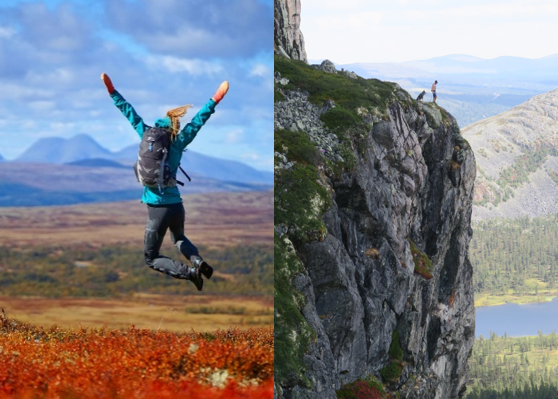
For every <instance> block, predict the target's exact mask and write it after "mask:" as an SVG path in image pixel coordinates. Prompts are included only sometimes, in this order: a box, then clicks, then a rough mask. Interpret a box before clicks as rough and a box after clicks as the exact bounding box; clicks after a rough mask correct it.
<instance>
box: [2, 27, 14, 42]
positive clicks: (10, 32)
mask: <svg viewBox="0 0 558 399" xmlns="http://www.w3.org/2000/svg"><path fill="white" fill-rule="evenodd" d="M14 33H15V32H14V30H13V29H11V28H4V27H2V26H0V38H7V39H9V38H10V37H12V36H13V35H14Z"/></svg>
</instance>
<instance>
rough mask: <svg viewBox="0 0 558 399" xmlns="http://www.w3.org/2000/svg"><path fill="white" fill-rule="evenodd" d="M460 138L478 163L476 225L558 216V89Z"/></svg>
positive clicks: (479, 124)
mask: <svg viewBox="0 0 558 399" xmlns="http://www.w3.org/2000/svg"><path fill="white" fill-rule="evenodd" d="M461 132H462V134H463V136H464V137H465V138H466V139H467V140H468V141H469V143H470V145H471V147H472V148H473V150H474V151H475V157H476V161H477V180H476V182H475V198H474V199H475V206H474V208H473V209H474V210H473V218H474V219H477V220H478V219H484V218H492V217H504V218H510V217H519V216H530V217H534V216H543V215H548V214H552V213H558V89H556V90H553V91H550V92H548V93H544V94H540V95H538V96H535V97H533V98H531V99H530V100H528V101H526V102H525V103H523V104H521V105H518V106H516V107H513V108H512V109H510V110H509V111H506V112H504V113H502V114H500V115H497V116H494V117H491V118H488V119H486V120H483V121H479V122H476V123H474V124H472V125H470V126H467V127H466V128H464V129H462V131H461Z"/></svg>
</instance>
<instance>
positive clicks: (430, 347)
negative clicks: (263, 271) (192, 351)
mask: <svg viewBox="0 0 558 399" xmlns="http://www.w3.org/2000/svg"><path fill="white" fill-rule="evenodd" d="M277 2H278V0H277V1H276V3H277ZM279 2H280V1H279ZM276 34H277V32H276ZM475 170H476V167H475V158H474V154H473V151H472V149H471V147H470V146H469V144H468V143H467V141H466V140H465V139H464V138H463V137H462V136H461V133H460V130H459V127H458V125H457V122H456V120H455V118H454V117H453V116H451V115H450V114H449V113H447V112H446V111H445V110H444V109H443V108H440V107H438V106H437V105H435V104H432V103H422V102H418V101H415V100H414V99H412V98H411V97H410V96H409V94H408V93H407V92H406V91H404V90H403V89H401V87H399V86H398V85H397V84H395V83H390V82H382V81H379V80H376V79H363V78H361V77H358V76H356V75H355V76H349V75H347V74H343V73H327V72H325V71H322V70H318V69H316V68H314V67H312V66H309V65H307V64H306V63H304V62H300V61H296V60H292V59H287V58H285V57H281V56H277V55H276V57H275V388H276V389H275V397H276V398H285V399H294V398H320V399H322V398H323V399H330V398H331V399H333V398H337V395H336V391H340V390H342V389H346V388H347V387H349V386H354V383H355V382H358V381H364V383H365V384H369V385H368V386H370V387H371V388H367V389H372V390H374V389H375V390H377V391H378V392H383V391H385V392H391V393H392V394H395V393H397V394H398V395H399V396H398V397H400V398H439V399H442V398H443V399H447V398H457V397H462V396H463V394H464V392H465V382H466V379H467V372H468V367H467V358H468V357H469V356H470V354H471V350H472V346H473V341H474V331H475V309H474V301H473V289H472V273H473V269H472V266H471V263H470V261H469V258H468V247H469V241H470V239H471V236H472V230H471V227H470V221H471V211H472V200H473V185H474V181H475ZM351 384H353V385H351ZM384 397H385V396H384Z"/></svg>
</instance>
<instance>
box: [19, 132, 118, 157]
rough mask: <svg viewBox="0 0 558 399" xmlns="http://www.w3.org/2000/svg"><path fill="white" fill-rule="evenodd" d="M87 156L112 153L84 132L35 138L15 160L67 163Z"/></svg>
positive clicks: (110, 154) (108, 155)
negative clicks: (65, 136) (64, 137)
mask: <svg viewBox="0 0 558 399" xmlns="http://www.w3.org/2000/svg"><path fill="white" fill-rule="evenodd" d="M88 158H109V159H110V158H112V153H111V152H110V151H109V150H107V149H106V148H103V147H101V146H100V145H99V144H98V143H97V142H96V141H95V140H93V139H92V138H91V137H90V136H88V135H86V134H79V135H77V136H74V137H72V138H70V139H63V138H60V137H47V138H42V139H39V140H37V141H36V142H35V143H33V145H31V147H29V148H28V149H27V150H26V151H25V152H24V153H23V154H21V155H20V156H19V157H18V158H16V161H17V162H44V163H58V164H61V163H68V162H74V161H80V160H82V159H88Z"/></svg>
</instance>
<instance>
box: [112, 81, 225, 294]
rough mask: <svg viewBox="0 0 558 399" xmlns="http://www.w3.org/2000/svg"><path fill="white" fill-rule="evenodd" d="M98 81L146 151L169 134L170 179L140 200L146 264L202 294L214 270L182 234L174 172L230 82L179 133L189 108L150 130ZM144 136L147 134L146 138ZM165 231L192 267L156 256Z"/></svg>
mask: <svg viewBox="0 0 558 399" xmlns="http://www.w3.org/2000/svg"><path fill="white" fill-rule="evenodd" d="M101 80H102V81H103V83H104V84H105V87H106V88H107V90H108V92H109V95H110V96H111V98H112V99H113V101H114V105H115V106H116V107H117V108H118V109H119V110H120V112H122V114H123V115H124V116H125V117H126V118H127V119H128V121H129V122H130V123H131V124H132V127H133V128H134V129H135V130H136V132H137V133H138V135H139V137H140V139H142V144H144V142H145V141H146V140H145V139H146V138H147V139H148V140H147V141H149V143H147V145H148V146H149V147H148V148H149V150H152V148H153V147H154V142H153V140H152V139H151V136H154V135H155V134H160V133H161V132H163V134H165V133H166V135H168V138H167V140H166V141H167V142H168V143H169V144H168V149H166V150H165V151H164V152H165V154H168V155H165V158H163V160H164V162H165V163H166V164H168V169H170V175H171V176H170V179H169V180H168V182H167V183H166V184H165V186H163V187H162V186H161V185H160V184H159V185H158V186H157V187H149V186H146V185H145V184H144V188H143V195H142V198H141V201H142V202H143V203H145V204H146V205H147V214H148V220H147V225H146V227H145V238H144V256H145V263H146V264H147V265H148V266H149V267H150V268H152V269H154V270H157V271H159V272H161V273H165V274H167V275H169V276H172V277H175V278H178V279H184V280H190V281H192V282H193V283H194V285H195V286H196V288H197V289H198V291H201V290H202V288H203V278H202V274H203V275H204V276H205V277H206V278H208V279H209V278H211V275H212V274H213V268H212V267H211V266H210V265H209V264H208V263H207V262H206V261H204V260H203V259H202V257H201V256H200V255H199V253H198V249H197V248H196V247H195V246H194V244H192V242H191V241H190V240H188V238H186V236H185V235H184V219H185V212H184V205H183V204H182V198H181V197H180V192H179V191H178V187H177V186H176V183H177V180H176V173H177V170H178V168H179V165H180V159H181V158H182V153H183V151H184V150H185V148H186V146H188V144H190V143H191V142H192V140H194V138H195V137H196V135H197V133H198V131H199V130H200V129H201V127H202V126H203V125H204V124H205V122H207V120H208V119H209V117H210V116H211V114H213V113H214V112H215V106H216V105H217V104H219V102H220V101H221V100H222V99H223V97H224V96H225V94H227V91H228V90H229V83H228V82H226V81H225V82H223V83H221V85H220V86H219V88H218V89H217V92H216V93H215V94H214V95H213V97H212V98H210V99H209V100H208V101H207V103H205V105H204V106H203V107H202V108H201V110H200V111H199V112H198V113H197V114H196V116H194V118H192V120H191V121H190V123H188V124H187V125H186V126H184V128H182V130H181V129H180V119H179V118H181V117H182V116H184V115H185V114H186V111H187V110H188V108H190V107H191V105H185V106H182V107H178V108H175V109H172V110H169V111H168V112H167V116H166V117H164V118H162V119H157V120H156V121H155V123H154V126H155V127H151V126H148V125H146V124H145V122H144V121H143V119H142V118H141V117H140V116H139V115H138V114H137V113H136V111H135V110H134V108H133V107H132V105H131V104H130V103H128V102H127V101H126V100H125V99H124V97H122V95H121V94H120V93H119V92H118V91H117V90H115V89H114V86H113V84H112V81H111V80H110V78H109V77H108V75H106V74H104V73H103V74H102V75H101ZM144 133H145V135H146V137H145V138H144ZM140 149H141V147H140ZM138 168H139V167H138ZM161 170H162V168H161ZM140 181H141V179H140ZM168 229H170V231H171V240H172V242H173V244H174V245H175V246H176V248H178V250H179V251H180V252H181V253H182V254H183V255H184V256H185V257H186V259H188V260H189V261H190V262H191V264H192V266H187V265H185V264H184V263H182V262H179V261H177V260H174V259H171V258H168V257H166V256H163V255H161V254H160V253H159V250H160V249H161V245H162V243H163V238H164V237H165V234H166V232H167V230H168Z"/></svg>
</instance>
